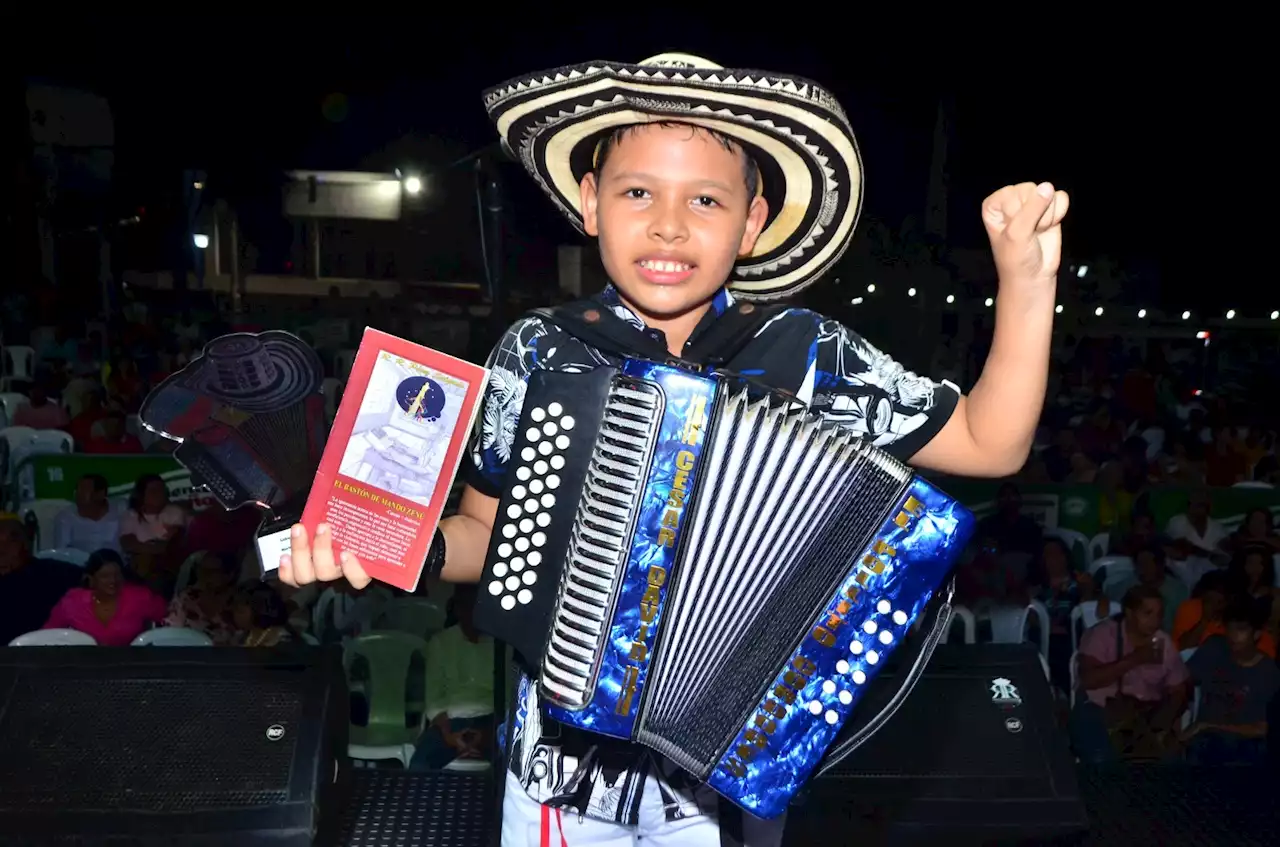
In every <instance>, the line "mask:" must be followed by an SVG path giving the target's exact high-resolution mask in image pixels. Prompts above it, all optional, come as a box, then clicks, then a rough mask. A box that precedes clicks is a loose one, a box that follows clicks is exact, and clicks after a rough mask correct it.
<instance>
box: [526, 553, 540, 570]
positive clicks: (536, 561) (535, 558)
mask: <svg viewBox="0 0 1280 847" xmlns="http://www.w3.org/2000/svg"><path fill="white" fill-rule="evenodd" d="M526 558H527V559H528V560H529V567H531V568H536V567H537V566H538V565H540V564H542V554H541V553H539V552H538V551H537V550H534V551H532V552H531V553H529V555H528V556H527V557H526Z"/></svg>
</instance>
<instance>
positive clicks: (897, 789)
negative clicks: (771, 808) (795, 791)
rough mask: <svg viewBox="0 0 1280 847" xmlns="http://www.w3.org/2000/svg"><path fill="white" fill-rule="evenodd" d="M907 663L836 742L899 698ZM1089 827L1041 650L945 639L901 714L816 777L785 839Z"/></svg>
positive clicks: (873, 839)
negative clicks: (847, 755)
mask: <svg viewBox="0 0 1280 847" xmlns="http://www.w3.org/2000/svg"><path fill="white" fill-rule="evenodd" d="M904 672H905V669H904V667H902V666H898V667H886V668H885V670H884V672H882V674H881V675H880V676H879V677H878V678H877V679H876V681H875V683H874V684H873V685H872V687H871V689H870V690H868V691H867V694H866V696H865V697H864V698H863V700H862V701H861V702H860V703H859V705H858V710H857V712H856V713H855V714H854V716H853V719H852V720H851V721H849V723H847V724H846V725H845V727H844V728H843V729H842V731H841V735H840V736H839V738H838V739H837V741H836V743H835V744H833V745H832V748H833V749H834V748H835V747H836V746H838V745H839V744H840V742H841V741H843V740H845V739H847V738H850V737H852V736H854V735H855V734H857V733H858V732H859V730H860V729H862V728H863V727H864V726H866V724H867V722H868V721H870V719H871V718H872V717H873V716H874V715H875V714H876V713H878V712H879V711H880V710H881V709H882V708H883V707H884V706H885V705H886V704H888V703H890V702H891V701H892V700H893V699H894V696H895V694H896V693H897V692H898V690H899V686H900V683H901V680H902V674H903V673H904ZM1087 826H1088V819H1087V817H1086V814H1085V808H1084V803H1083V800H1082V799H1081V795H1080V791H1079V788H1078V786H1077V782H1076V770H1075V763H1074V759H1073V757H1072V755H1071V753H1070V751H1069V749H1068V742H1067V736H1066V730H1065V729H1063V728H1060V727H1059V726H1058V724H1057V721H1056V720H1055V703H1054V698H1053V694H1052V691H1051V689H1050V687H1049V683H1048V681H1047V680H1046V679H1045V673H1044V667H1043V665H1042V664H1041V662H1040V656H1039V654H1038V653H1037V652H1036V650H1035V648H1033V647H1031V646H1030V645H1025V644H975V645H964V644H944V645H940V646H939V647H938V649H937V652H935V653H934V655H933V658H932V660H931V661H930V662H929V664H928V665H927V667H926V668H925V671H924V674H923V676H921V678H920V679H919V681H918V682H917V683H916V686H915V688H914V689H913V690H912V692H911V693H910V695H909V696H907V697H906V698H905V699H904V700H902V702H901V705H900V706H899V708H898V710H897V712H896V713H894V715H893V717H892V718H890V719H889V720H888V722H887V723H885V724H884V725H883V726H882V727H881V728H880V730H879V731H878V732H876V733H875V734H874V735H872V736H871V737H870V738H869V739H868V740H867V741H866V742H865V743H864V744H862V746H860V747H858V748H857V749H856V750H855V752H854V753H853V754H852V755H850V756H849V757H848V758H847V759H845V760H844V761H842V762H840V763H839V764H838V765H836V766H835V767H834V768H832V769H831V770H830V771H829V772H828V773H827V774H825V775H824V776H823V777H822V778H820V779H817V780H815V781H814V782H812V783H811V784H810V787H809V791H808V792H807V794H806V796H805V797H804V798H803V800H802V803H801V805H798V806H796V807H795V808H793V810H792V813H791V815H790V816H789V817H788V825H787V836H788V839H787V840H788V843H791V844H822V843H830V841H829V838H827V837H824V834H826V835H827V836H829V835H830V833H833V832H839V833H841V838H840V839H837V840H838V841H840V842H841V843H856V842H863V841H865V842H866V843H893V844H900V843H945V844H948V845H954V844H963V843H980V844H991V843H1005V842H1009V843H1020V842H1026V841H1032V842H1035V843H1045V842H1047V841H1051V840H1056V839H1058V838H1070V837H1072V836H1074V835H1075V834H1078V833H1079V832H1081V831H1083V830H1084V829H1085V828H1086V827H1087Z"/></svg>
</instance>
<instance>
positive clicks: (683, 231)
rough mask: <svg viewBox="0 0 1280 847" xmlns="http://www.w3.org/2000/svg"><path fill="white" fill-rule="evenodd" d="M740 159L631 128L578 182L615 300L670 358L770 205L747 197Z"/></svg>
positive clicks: (694, 133)
mask: <svg viewBox="0 0 1280 847" xmlns="http://www.w3.org/2000/svg"><path fill="white" fill-rule="evenodd" d="M746 162H747V160H746V155H745V154H744V153H743V152H742V150H741V149H738V148H737V147H736V146H733V147H731V146H729V145H726V144H725V143H724V142H723V141H722V140H720V139H719V138H717V137H715V136H713V135H711V134H710V133H708V132H707V131H705V130H702V129H699V128H697V127H693V126H688V125H680V124H653V125H641V126H636V127H632V128H630V129H628V130H626V131H625V132H624V133H623V134H622V135H621V137H619V138H618V139H617V140H616V141H614V142H613V143H612V146H611V148H610V149H609V150H608V152H607V158H605V160H604V164H603V165H602V167H601V168H600V169H599V172H598V177H597V174H595V173H592V174H587V176H585V177H584V178H583V180H582V184H581V191H582V210H583V221H584V224H585V229H586V232H587V234H588V235H594V236H596V237H597V238H598V239H599V242H600V258H601V260H602V262H603V264H604V268H605V271H606V272H607V273H608V274H609V278H610V279H611V280H613V283H614V285H615V286H616V287H617V289H618V293H619V294H620V295H621V297H622V299H623V301H624V302H625V303H626V304H627V305H628V306H629V307H631V308H632V309H633V310H634V311H635V312H637V313H638V314H639V315H640V317H641V318H643V319H644V320H645V322H646V323H648V324H649V325H650V326H653V327H655V328H657V329H661V330H663V331H664V332H665V333H666V334H667V336H668V338H667V340H668V343H669V345H670V346H671V349H672V350H673V352H675V351H678V349H679V348H680V347H682V346H683V343H684V341H685V339H687V338H688V336H689V334H690V333H691V332H692V331H693V328H694V327H695V326H696V325H697V322H698V319H699V318H701V317H702V315H703V313H704V312H705V311H706V310H707V307H708V306H709V304H710V302H711V300H712V298H713V297H714V296H715V295H716V292H718V291H719V290H720V288H721V287H722V286H723V285H724V284H725V282H726V281H727V280H728V278H729V274H730V272H731V271H732V269H733V264H734V262H735V261H736V260H737V258H738V257H739V256H740V255H745V254H747V253H750V252H751V249H752V248H753V247H754V246H755V242H756V239H757V238H758V237H759V235H760V231H761V230H762V229H763V228H764V224H765V219H766V216H767V214H768V206H767V204H766V203H765V201H764V199H763V198H762V197H753V196H750V195H749V194H748V190H747V180H746V178H745V177H744V173H745V167H746Z"/></svg>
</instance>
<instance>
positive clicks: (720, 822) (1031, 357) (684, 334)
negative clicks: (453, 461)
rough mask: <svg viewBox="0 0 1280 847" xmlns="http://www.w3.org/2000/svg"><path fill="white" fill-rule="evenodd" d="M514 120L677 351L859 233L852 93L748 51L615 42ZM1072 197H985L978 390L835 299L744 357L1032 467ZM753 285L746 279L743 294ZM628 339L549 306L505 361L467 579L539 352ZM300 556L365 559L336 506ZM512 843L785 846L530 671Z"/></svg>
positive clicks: (990, 460)
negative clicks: (334, 519) (850, 315)
mask: <svg viewBox="0 0 1280 847" xmlns="http://www.w3.org/2000/svg"><path fill="white" fill-rule="evenodd" d="M485 101H486V106H487V107H488V109H489V113H490V116H491V117H492V118H493V120H494V122H495V123H496V124H497V127H498V131H499V134H500V136H501V137H502V141H503V143H504V145H505V146H506V147H507V149H508V150H510V151H511V152H513V153H514V154H515V155H516V156H517V157H518V158H519V159H520V160H521V162H522V163H523V164H524V165H525V167H526V169H528V170H529V172H530V173H531V175H532V176H533V177H534V178H535V180H537V181H538V183H539V184H540V185H541V186H542V188H543V189H544V190H545V191H546V192H547V193H548V195H549V196H550V197H551V198H552V200H553V201H554V202H555V203H556V205H557V206H559V207H560V209H561V210H562V211H563V212H565V214H566V215H568V217H569V219H570V220H571V221H573V222H574V224H575V225H577V226H579V227H580V228H581V229H582V230H583V231H584V232H585V233H586V234H587V235H590V236H593V237H595V238H596V239H597V240H598V241H599V245H600V256H601V259H602V261H603V264H604V268H605V270H606V271H607V273H608V275H609V278H610V280H611V285H609V286H608V287H607V288H606V289H605V290H604V291H603V292H601V293H600V294H598V295H596V297H594V298H592V300H591V301H588V302H586V303H584V304H579V307H578V313H579V314H580V316H581V317H582V319H583V320H585V321H588V322H591V323H592V324H593V326H594V328H595V330H596V332H597V336H598V335H599V333H604V334H605V335H606V337H608V338H609V339H611V340H613V341H614V342H616V344H615V345H614V346H615V349H625V350H631V351H635V352H636V353H637V354H640V355H645V356H647V357H651V358H656V359H658V360H666V359H668V358H671V357H679V358H688V359H693V360H695V361H697V360H700V359H705V358H706V357H707V356H708V355H711V354H714V353H715V352H716V351H714V350H705V349H703V348H704V347H705V346H707V345H700V341H701V340H702V339H706V338H708V337H716V336H715V335H714V333H713V334H712V335H711V336H708V333H709V332H711V331H712V330H714V329H715V328H716V326H717V323H718V322H720V321H726V320H737V319H740V318H749V317H750V315H751V312H752V311H753V309H754V308H755V307H754V306H753V305H752V304H751V303H749V302H744V301H748V300H768V299H775V298H778V297H783V296H789V295H792V294H795V293H796V292H798V291H800V290H801V289H803V288H804V287H806V286H807V285H808V284H810V283H811V282H813V281H814V280H815V279H816V278H817V277H818V276H820V275H821V274H822V273H824V272H825V271H826V270H828V269H829V268H830V267H831V266H832V264H833V263H834V262H835V261H836V259H838V258H839V256H840V254H841V253H842V252H843V250H844V248H845V247H846V246H847V244H848V241H849V238H850V236H851V235H852V232H853V225H854V223H855V220H856V218H857V213H858V209H859V207H860V200H861V197H860V194H861V188H862V176H861V174H862V168H861V161H860V159H859V156H858V151H857V146H856V143H855V141H854V138H853V133H852V130H851V129H850V128H849V125H848V121H847V119H846V118H845V116H844V113H843V111H841V109H840V107H839V105H838V104H837V103H836V102H835V100H834V98H832V97H831V96H830V95H829V94H828V93H827V92H825V91H823V90H822V89H820V88H819V87H818V86H816V85H814V84H813V83H811V82H809V81H807V80H802V79H795V78H790V77H785V76H779V75H773V74H764V73H761V72H758V71H745V70H741V71H739V70H727V69H721V68H719V67H718V66H716V65H714V64H712V63H710V62H707V61H706V60H704V59H699V58H697V57H693V56H686V55H683V54H668V55H665V56H660V57H656V58H655V59H651V60H648V61H646V62H644V63H642V64H641V65H626V64H618V63H592V64H589V65H578V66H574V67H570V68H560V69H556V70H551V71H546V72H542V73H538V74H533V75H530V76H529V77H526V78H521V79H518V80H512V81H510V82H508V83H506V84H504V85H502V86H499V87H498V88H496V89H493V90H492V91H490V92H488V93H487V94H486V97H485ZM1066 210H1067V197H1066V195H1065V194H1063V193H1062V192H1055V191H1054V190H1053V187H1052V186H1050V185H1049V184H1048V183H1041V184H1039V185H1035V184H1033V183H1025V184H1022V185H1016V186H1009V187H1007V188H1003V189H1001V190H1000V191H998V192H996V193H995V194H993V195H991V197H989V198H988V199H987V200H986V202H985V203H984V204H983V208H982V215H983V220H984V221H985V223H986V225H987V229H988V232H989V234H990V237H991V243H992V247H993V251H994V254H995V259H996V267H997V269H998V271H999V275H1000V299H999V308H998V310H997V328H996V334H995V340H994V343H993V345H992V348H991V355H990V357H989V358H988V360H987V366H986V371H985V373H984V374H983V376H982V379H981V380H980V381H979V382H978V384H977V386H976V387H975V388H974V390H973V392H972V394H971V395H970V396H968V397H963V396H961V395H960V393H959V391H958V389H956V388H955V386H953V385H949V384H944V383H936V382H933V381H932V380H929V379H925V378H923V377H919V376H916V375H915V374H912V373H909V372H907V371H906V370H905V369H904V368H903V367H902V366H901V365H899V364H898V363H896V362H895V361H894V360H893V359H891V358H889V357H888V356H887V355H885V354H884V353H881V352H880V351H879V350H877V349H876V348H875V347H873V346H871V345H870V344H869V343H867V342H866V341H865V340H863V339H862V338H861V337H860V336H859V335H857V334H856V333H854V332H853V331H851V330H849V329H847V328H846V327H844V326H842V325H840V324H839V323H837V322H836V321H832V320H828V319H826V318H824V317H822V316H820V315H816V314H814V313H812V312H808V311H806V310H803V309H791V310H786V311H779V312H778V313H776V314H770V315H769V317H768V320H767V321H763V322H762V323H761V325H760V326H759V328H758V330H756V331H755V334H754V336H752V337H751V340H750V341H748V342H747V343H746V344H745V346H743V347H742V348H741V349H740V350H739V352H738V353H737V354H736V355H735V356H734V357H733V358H732V359H731V360H730V361H729V362H728V363H727V364H726V367H728V368H729V369H730V370H733V371H736V372H738V373H742V374H746V375H750V376H753V377H754V378H755V379H757V380H758V381H760V382H763V383H764V384H766V385H769V386H770V387H772V388H774V389H777V390H780V391H786V392H790V393H791V394H793V395H795V396H796V397H798V398H799V399H800V400H802V401H803V402H805V403H807V404H809V405H810V407H811V408H813V409H814V410H815V411H818V412H820V413H822V414H824V415H825V416H826V417H827V418H828V419H830V420H832V421H837V422H839V423H841V424H843V425H845V426H848V427H850V428H852V429H853V430H855V431H856V432H859V433H861V434H862V435H863V436H864V437H866V438H868V439H871V440H873V441H874V442H875V443H876V444H877V445H879V446H881V447H883V448H884V449H886V450H888V451H889V452H891V453H893V454H895V455H897V456H899V457H900V458H902V459H904V460H911V461H914V462H915V463H916V464H919V465H922V466H924V467H929V468H934V469H937V470H941V471H945V472H949V473H956V474H965V475H970V476H1002V475H1006V474H1009V473H1012V472H1014V471H1016V470H1017V469H1018V468H1019V467H1021V465H1022V463H1023V461H1024V459H1025V458H1026V456H1027V453H1028V450H1029V449H1030V446H1031V442H1032V436H1033V431H1034V428H1035V424H1036V420H1037V418H1038V416H1039V413H1040V408H1041V405H1042V403H1043V399H1044V391H1045V381H1046V376H1047V370H1048V360H1049V340H1050V333H1051V330H1052V325H1053V307H1054V295H1055V284H1056V277H1057V270H1058V263H1059V258H1060V255H1061V230H1060V223H1061V221H1062V218H1063V216H1064V215H1065V214H1066ZM739 298H741V300H740V299H739ZM611 360H612V359H611V354H608V353H606V352H604V351H603V350H601V349H598V348H597V347H592V346H591V345H589V344H587V343H585V342H583V341H581V340H579V339H578V338H576V337H575V336H573V335H571V334H570V333H568V332H567V331H565V330H564V329H562V328H561V327H560V326H559V325H557V324H555V323H553V322H551V321H548V320H543V319H542V318H539V317H536V316H532V317H526V318H524V319H522V320H520V321H519V322H517V323H516V324H515V325H514V326H512V327H511V328H510V329H509V330H508V331H507V333H506V334H505V335H504V337H503V338H502V339H501V340H500V341H499V343H498V345H497V348H496V349H495V350H494V352H493V354H492V355H491V356H490V359H489V363H488V365H489V367H490V368H491V369H492V377H491V379H490V383H489V386H488V389H487V394H486V398H485V403H484V408H483V409H482V411H481V416H480V418H481V420H480V426H479V429H478V432H477V435H476V438H475V442H474V446H473V452H472V459H473V467H472V468H470V469H469V470H470V475H469V477H468V483H469V484H468V487H467V488H466V490H465V493H464V495H463V498H462V503H461V506H460V509H459V513H458V515H456V516H455V517H452V518H449V519H448V520H446V521H442V522H441V527H440V531H439V532H438V533H437V536H436V542H435V543H433V545H432V552H431V554H430V555H429V556H428V567H429V568H430V569H431V570H433V571H434V572H437V573H440V574H441V575H442V576H443V577H444V578H445V579H449V580H452V581H457V582H471V581H476V580H477V579H478V578H479V576H480V573H481V571H482V568H483V565H484V558H485V554H486V551H487V548H488V544H489V535H490V532H491V528H492V526H493V523H494V518H495V512H496V510H497V505H498V497H499V495H500V493H501V491H502V486H503V481H504V475H505V471H506V467H507V463H508V461H509V459H510V450H511V444H512V440H513V438H514V430H515V426H516V423H517V421H518V419H519V416H520V412H521V408H522V406H523V401H524V396H525V386H526V380H527V379H528V376H529V374H530V373H531V372H532V371H533V370H534V369H538V368H549V369H555V370H564V371H585V370H589V369H591V368H593V367H596V366H598V365H602V364H607V363H609V362H610V361H611ZM291 550H292V552H291V555H289V556H285V557H284V558H283V560H282V562H281V565H280V578H281V579H282V580H284V581H286V582H289V583H291V584H292V583H297V584H302V583H309V582H312V581H314V580H317V579H319V580H333V579H338V578H341V577H344V576H345V578H346V579H347V580H349V581H350V582H351V583H352V584H353V585H357V586H361V585H364V584H366V583H368V581H369V577H368V575H367V574H365V572H364V570H363V569H362V568H361V567H360V564H359V562H357V561H354V560H351V559H344V560H343V561H341V562H336V561H335V560H334V556H333V552H332V547H331V546H330V543H329V537H328V535H327V532H326V530H325V528H323V527H321V528H318V529H317V534H316V537H315V539H314V541H313V542H310V543H309V542H308V539H307V538H306V537H305V534H304V533H303V531H302V530H301V528H298V527H295V529H294V533H293V540H292V548H291ZM519 696H520V701H519V707H518V710H517V715H516V720H515V729H514V743H513V744H512V749H511V750H510V751H509V753H510V762H511V767H510V772H509V773H508V775H507V789H506V794H505V798H506V799H505V802H504V808H503V832H502V843H503V844H504V845H507V847H519V845H535V844H540V845H560V846H561V847H563V845H581V844H592V845H622V844H628V845H630V844H634V843H636V840H637V839H642V840H643V842H644V843H645V844H646V845H653V847H662V846H663V845H676V844H678V845H689V847H701V845H707V847H711V845H719V844H722V843H723V844H745V845H748V847H773V845H777V844H779V843H780V841H781V833H782V820H772V821H762V820H757V819H755V818H752V817H750V816H746V815H742V814H740V813H739V812H737V811H736V810H735V809H734V808H733V807H729V806H728V804H727V803H723V802H721V801H720V800H719V799H718V797H717V795H716V794H715V793H714V792H712V791H711V790H710V789H708V788H706V787H705V786H702V785H698V784H696V783H695V781H694V780H693V779H692V778H691V777H689V776H687V775H686V774H683V773H682V772H681V771H679V770H678V769H677V768H675V767H674V766H673V765H671V764H670V763H669V762H667V761H666V760H664V759H662V757H660V756H657V755H656V754H651V753H649V752H647V751H646V750H644V749H642V748H640V747H636V746H632V745H628V744H623V743H615V742H613V741H612V740H610V739H605V738H603V737H600V736H587V735H585V734H582V733H578V732H573V731H570V730H569V729H567V728H565V727H561V726H558V725H551V724H550V722H549V721H545V720H543V719H542V718H541V716H540V714H539V710H538V703H537V685H536V682H535V681H531V680H528V679H525V680H522V682H521V685H520V693H519Z"/></svg>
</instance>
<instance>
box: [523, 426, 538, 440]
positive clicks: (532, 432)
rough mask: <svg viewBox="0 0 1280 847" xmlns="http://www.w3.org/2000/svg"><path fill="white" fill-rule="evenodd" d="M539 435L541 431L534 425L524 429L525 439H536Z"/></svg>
mask: <svg viewBox="0 0 1280 847" xmlns="http://www.w3.org/2000/svg"><path fill="white" fill-rule="evenodd" d="M541 437H542V433H541V432H539V431H538V428H537V427H536V426H531V427H529V428H528V429H526V430H525V431H524V440H525V441H537V440H538V439H539V438H541Z"/></svg>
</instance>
